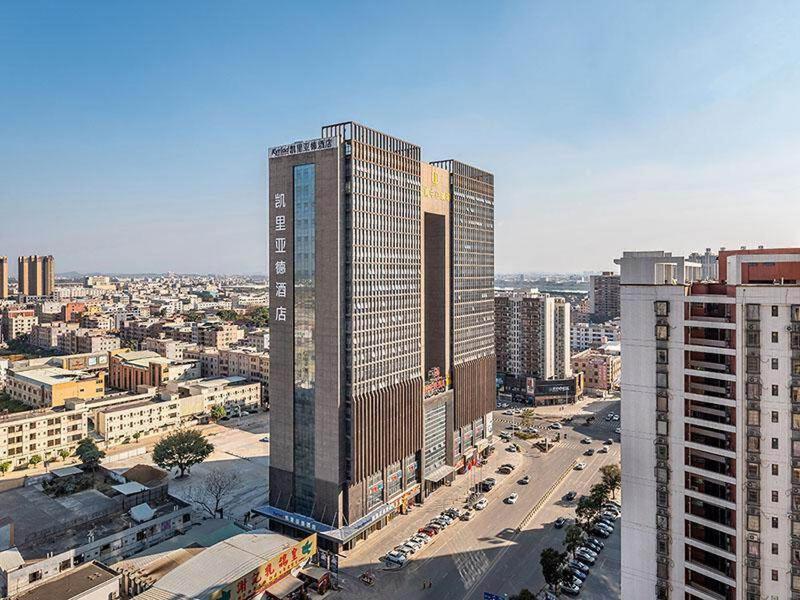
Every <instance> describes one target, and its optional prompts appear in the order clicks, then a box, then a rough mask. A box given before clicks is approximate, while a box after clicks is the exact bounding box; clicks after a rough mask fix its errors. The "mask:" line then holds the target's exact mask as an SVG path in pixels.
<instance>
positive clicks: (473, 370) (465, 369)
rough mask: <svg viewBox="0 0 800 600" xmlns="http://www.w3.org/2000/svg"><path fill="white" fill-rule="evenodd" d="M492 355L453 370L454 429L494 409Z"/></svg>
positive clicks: (463, 364)
mask: <svg viewBox="0 0 800 600" xmlns="http://www.w3.org/2000/svg"><path fill="white" fill-rule="evenodd" d="M495 367H496V359H495V356H494V354H491V355H489V356H483V357H481V358H478V359H475V360H471V361H469V362H466V363H462V364H460V365H456V366H455V368H454V369H453V389H454V392H455V393H454V398H455V401H454V403H453V404H454V410H453V412H454V418H455V427H463V426H465V425H469V424H471V423H472V422H473V421H474V420H475V419H477V418H479V417H483V416H484V415H485V414H486V413H489V412H491V411H492V410H494V407H495V388H496V386H495Z"/></svg>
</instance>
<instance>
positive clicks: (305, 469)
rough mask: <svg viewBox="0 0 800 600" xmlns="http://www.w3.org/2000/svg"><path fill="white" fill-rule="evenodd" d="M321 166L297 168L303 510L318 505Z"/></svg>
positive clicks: (298, 432)
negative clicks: (316, 330)
mask: <svg viewBox="0 0 800 600" xmlns="http://www.w3.org/2000/svg"><path fill="white" fill-rule="evenodd" d="M315 175H316V173H315V165H313V164H307V165H297V166H295V167H294V319H295V327H294V415H295V418H294V440H295V443H294V466H295V468H294V485H295V491H296V494H297V505H296V506H297V508H298V509H299V510H301V511H311V510H312V508H313V503H314V497H315V494H314V427H313V424H314V400H315V371H316V356H315V352H314V327H315V310H314V308H315V301H316V293H315V281H316V250H315V245H316V197H315V184H316V182H315Z"/></svg>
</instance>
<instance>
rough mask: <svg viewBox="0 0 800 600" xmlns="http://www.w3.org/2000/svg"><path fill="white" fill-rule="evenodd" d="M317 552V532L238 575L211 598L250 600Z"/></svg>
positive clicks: (214, 599) (213, 599)
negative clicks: (231, 582)
mask: <svg viewBox="0 0 800 600" xmlns="http://www.w3.org/2000/svg"><path fill="white" fill-rule="evenodd" d="M316 552H317V534H316V533H312V534H311V535H310V536H308V537H307V538H305V539H303V540H300V541H299V542H297V543H296V544H294V545H293V546H289V547H288V548H286V549H285V550H281V551H280V552H279V553H278V554H276V555H275V556H273V557H272V558H270V559H269V560H268V561H267V562H265V563H264V564H263V565H261V566H260V567H258V568H257V569H253V570H252V571H250V572H249V573H248V574H247V575H244V576H242V577H240V578H239V579H238V580H237V581H236V582H234V583H233V584H231V585H229V586H228V587H226V588H223V589H221V590H217V591H216V592H214V593H213V594H211V600H250V599H251V598H254V597H255V596H257V595H259V594H261V593H263V592H264V590H266V589H267V588H268V587H270V586H271V585H272V584H274V583H275V582H277V581H279V580H281V579H282V578H284V577H285V576H286V575H288V574H289V573H290V572H291V571H292V570H293V569H295V568H297V567H299V566H300V565H302V564H304V563H305V562H306V561H307V560H308V559H309V558H311V557H312V556H314V554H316Z"/></svg>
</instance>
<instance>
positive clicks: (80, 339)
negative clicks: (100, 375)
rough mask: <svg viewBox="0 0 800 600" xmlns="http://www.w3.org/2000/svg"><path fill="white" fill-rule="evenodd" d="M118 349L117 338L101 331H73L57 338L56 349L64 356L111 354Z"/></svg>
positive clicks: (80, 329) (118, 342)
mask: <svg viewBox="0 0 800 600" xmlns="http://www.w3.org/2000/svg"><path fill="white" fill-rule="evenodd" d="M119 347H120V340H119V338H118V337H117V336H115V335H109V334H108V333H107V332H106V331H104V330H102V329H83V328H79V329H74V330H71V331H67V332H66V333H64V334H63V335H61V336H59V338H58V349H59V350H60V351H61V352H64V353H65V354H94V353H97V352H111V351H112V350H117V349H119Z"/></svg>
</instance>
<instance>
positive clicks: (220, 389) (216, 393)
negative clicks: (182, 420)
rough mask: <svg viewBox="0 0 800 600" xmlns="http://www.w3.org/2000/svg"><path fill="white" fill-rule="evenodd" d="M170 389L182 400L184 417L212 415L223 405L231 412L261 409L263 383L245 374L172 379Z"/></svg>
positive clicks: (169, 384)
mask: <svg viewBox="0 0 800 600" xmlns="http://www.w3.org/2000/svg"><path fill="white" fill-rule="evenodd" d="M167 390H168V391H169V392H171V393H172V394H173V395H174V394H177V395H179V396H180V398H181V400H182V405H181V411H182V416H183V417H192V416H197V415H200V414H209V413H210V412H211V409H212V408H213V407H214V406H217V405H222V406H224V407H225V410H226V411H227V412H229V413H231V412H236V411H237V410H258V407H259V405H260V404H261V384H260V383H257V382H255V383H254V382H249V381H248V380H247V379H245V378H244V377H212V378H207V379H198V380H195V381H180V382H170V383H168V384H167Z"/></svg>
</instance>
